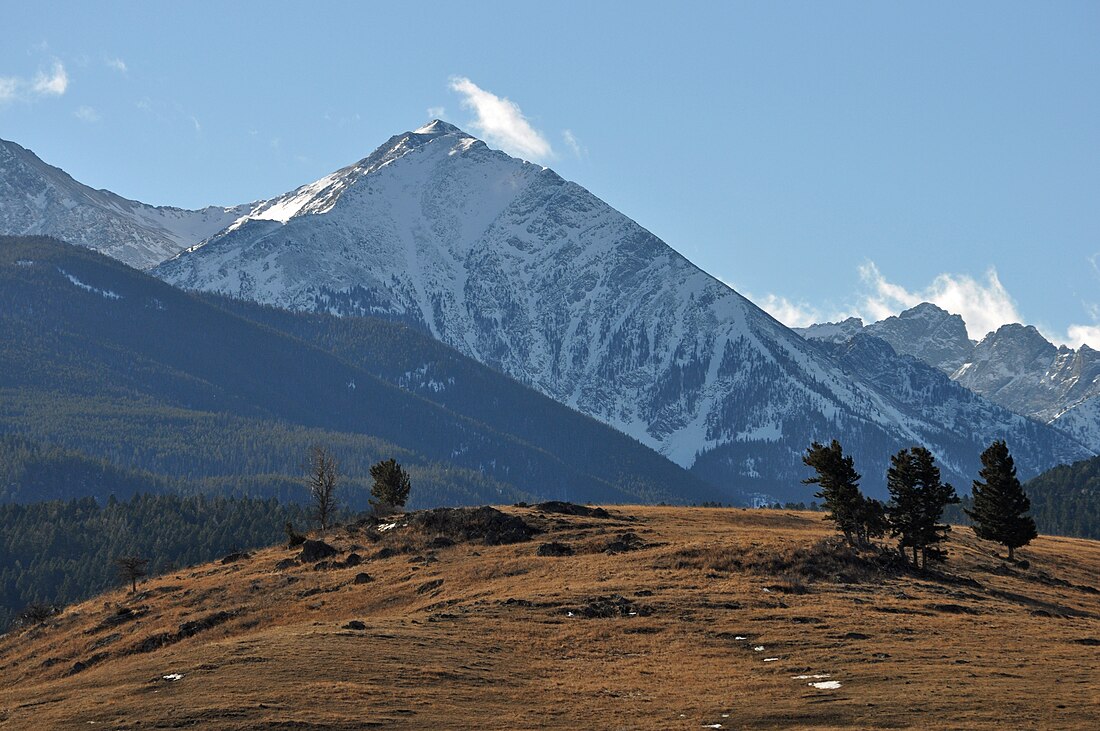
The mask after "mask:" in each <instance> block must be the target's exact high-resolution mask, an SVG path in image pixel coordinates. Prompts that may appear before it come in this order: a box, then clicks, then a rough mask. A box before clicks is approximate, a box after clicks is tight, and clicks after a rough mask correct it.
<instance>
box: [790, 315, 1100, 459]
mask: <svg viewBox="0 0 1100 731" xmlns="http://www.w3.org/2000/svg"><path fill="white" fill-rule="evenodd" d="M796 332H799V333H800V334H801V335H803V336H805V337H807V338H809V339H813V340H821V341H828V342H833V343H838V342H845V341H847V340H849V339H851V338H852V337H854V336H856V335H858V334H863V335H870V336H874V337H877V338H881V339H882V340H884V341H886V342H887V343H889V344H890V345H891V346H892V347H893V348H894V349H895V350H896V351H897V352H899V353H904V354H907V355H911V356H913V357H915V358H917V359H919V360H921V361H923V362H925V363H927V364H928V365H931V366H933V367H935V368H937V369H938V370H940V371H942V372H943V373H945V374H947V375H948V376H949V377H950V378H951V379H952V380H953V381H955V382H956V383H959V384H961V385H963V386H965V387H966V388H968V389H970V390H971V391H974V392H975V393H978V394H981V395H982V396H984V397H985V398H987V399H989V400H990V401H992V402H994V403H997V404H1000V405H1001V406H1004V407H1005V408H1007V409H1010V410H1011V411H1013V412H1015V413H1017V414H1023V415H1024V416H1028V417H1031V418H1033V419H1036V420H1038V421H1042V422H1043V423H1046V424H1049V425H1051V426H1053V427H1055V428H1056V429H1059V430H1061V431H1063V432H1065V433H1066V434H1069V435H1070V436H1072V437H1073V438H1074V439H1075V440H1077V441H1078V442H1080V443H1082V444H1083V445H1085V446H1086V447H1087V448H1089V449H1090V450H1091V451H1093V452H1095V453H1100V352H1098V351H1096V350H1093V349H1092V348H1090V347H1089V346H1088V345H1082V346H1081V347H1080V348H1079V349H1077V350H1074V349H1072V348H1069V347H1067V346H1065V345H1062V346H1056V345H1054V344H1053V343H1051V342H1050V341H1049V340H1047V339H1046V338H1045V337H1043V335H1042V334H1041V333H1039V331H1038V330H1037V329H1035V328H1034V327H1032V326H1030V325H1020V324H1015V323H1012V324H1006V325H1002V326H1001V327H999V328H998V329H997V330H996V331H994V332H991V333H989V334H987V335H986V336H985V337H984V338H982V339H981V341H978V342H975V341H973V340H971V339H970V338H969V336H968V335H967V330H966V323H965V322H963V319H962V317H960V316H959V315H953V314H951V313H949V312H947V311H946V310H944V309H942V308H940V307H937V306H936V305H934V304H931V303H927V302H925V303H922V304H920V305H917V306H916V307H913V308H912V309H909V310H906V311H905V312H902V313H901V314H899V315H896V316H893V317H888V318H886V319H885V320H882V321H880V322H875V323H872V324H870V325H866V326H864V324H863V322H862V321H861V320H860V319H859V318H849V319H848V320H844V321H843V322H837V323H822V324H820V325H812V326H810V327H807V328H800V329H796Z"/></svg>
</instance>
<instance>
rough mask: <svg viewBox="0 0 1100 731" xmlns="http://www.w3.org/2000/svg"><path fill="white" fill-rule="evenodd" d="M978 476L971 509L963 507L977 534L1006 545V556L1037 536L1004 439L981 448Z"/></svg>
mask: <svg viewBox="0 0 1100 731" xmlns="http://www.w3.org/2000/svg"><path fill="white" fill-rule="evenodd" d="M978 476H979V477H980V478H981V480H985V482H982V481H981V480H974V505H973V507H974V509H973V510H966V511H964V512H965V513H966V514H967V515H968V516H970V519H971V520H973V521H974V524H973V529H974V533H975V535H977V536H978V538H983V539H985V540H987V541H996V542H997V543H1000V544H1001V545H1003V546H1005V547H1006V548H1008V560H1009V561H1013V560H1015V555H1014V552H1015V550H1016V549H1017V548H1019V547H1020V546H1026V545H1027V544H1028V543H1031V539H1033V538H1035V537H1036V536H1038V535H1039V534H1038V531H1036V530H1035V521H1034V520H1032V519H1031V516H1029V515H1027V512H1028V511H1029V510H1031V500H1029V499H1028V497H1027V493H1025V492H1024V488H1023V485H1021V484H1020V480H1019V479H1017V477H1016V465H1015V463H1014V462H1013V461H1012V455H1011V454H1010V453H1009V451H1008V445H1007V444H1005V442H1004V440H1000V441H996V442H993V444H991V445H990V446H989V448H988V449H986V450H985V451H984V452H982V469H981V471H980V472H978Z"/></svg>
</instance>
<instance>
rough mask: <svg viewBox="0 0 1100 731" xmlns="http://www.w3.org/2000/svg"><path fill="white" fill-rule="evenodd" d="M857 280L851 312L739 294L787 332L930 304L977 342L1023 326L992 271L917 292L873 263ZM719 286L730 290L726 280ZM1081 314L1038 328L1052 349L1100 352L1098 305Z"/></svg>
mask: <svg viewBox="0 0 1100 731" xmlns="http://www.w3.org/2000/svg"><path fill="white" fill-rule="evenodd" d="M1090 261H1091V262H1092V263H1093V265H1094V266H1098V265H1100V255H1097V256H1096V257H1093V258H1092V259H1091V260H1090ZM1098 273H1100V266H1098ZM859 275H860V279H861V280H862V281H863V288H864V289H863V292H861V293H859V294H858V295H857V299H856V302H855V305H854V307H852V308H850V309H848V310H837V309H833V310H830V311H825V310H822V309H821V308H820V307H816V306H814V305H812V304H808V303H806V302H795V301H793V300H790V299H788V298H786V297H783V296H781V295H777V294H771V293H769V294H766V295H764V296H762V297H756V296H754V295H752V294H749V293H748V292H743V293H744V295H745V296H746V297H748V298H749V299H750V300H752V301H753V302H754V303H756V305H757V306H759V307H760V308H761V309H763V310H765V311H766V312H767V313H768V314H770V315H771V316H772V317H774V318H775V319H777V320H779V321H780V322H782V323H783V324H784V325H786V326H787V327H806V326H807V325H812V324H815V323H819V322H836V321H839V320H843V319H845V318H847V317H852V316H855V317H860V318H862V319H863V321H864V322H866V323H871V322H877V321H879V320H883V319H885V318H887V317H890V316H891V315H896V314H898V313H900V312H901V311H902V310H907V309H909V308H910V307H915V306H916V305H919V304H920V303H921V302H931V303H933V304H935V305H938V306H940V307H942V308H943V309H945V310H947V311H948V312H950V313H952V314H956V315H960V316H961V317H962V319H963V321H964V322H965V323H966V329H967V332H968V334H969V335H970V337H971V338H973V339H975V340H980V339H982V338H983V337H984V336H985V335H986V334H987V333H990V332H992V331H994V330H996V329H997V328H999V327H1000V326H1001V325H1005V324H1007V323H1013V322H1021V323H1022V322H1024V318H1023V317H1022V316H1021V315H1020V312H1019V310H1018V309H1017V307H1016V302H1015V300H1014V299H1013V298H1012V296H1011V295H1010V294H1009V293H1008V290H1006V289H1005V287H1004V285H1003V284H1002V283H1001V280H1000V278H999V277H998V276H997V271H996V269H994V268H992V267H990V269H989V270H988V271H987V272H986V273H985V277H984V278H982V279H977V278H975V277H972V276H970V275H968V274H951V273H944V274H939V275H937V276H936V277H935V278H934V279H933V280H932V282H931V283H930V284H928V286H926V287H923V288H920V289H915V290H910V289H907V288H906V287H904V286H902V285H900V284H897V283H895V282H891V281H890V280H888V279H887V278H886V276H885V275H883V273H882V272H881V271H879V268H878V266H876V265H875V263H874V262H872V261H869V262H867V263H866V264H864V265H863V266H861V267H860V268H859ZM723 284H726V285H727V286H732V285H729V283H727V282H724V281H723ZM1085 309H1086V311H1087V312H1088V317H1089V319H1090V320H1092V322H1091V324H1072V325H1070V326H1069V327H1068V328H1067V329H1066V332H1065V333H1064V334H1059V333H1056V332H1051V331H1050V330H1049V329H1047V328H1042V327H1040V328H1039V329H1040V332H1042V333H1043V335H1044V337H1046V338H1047V339H1048V340H1050V341H1051V342H1054V343H1055V344H1059V345H1061V344H1065V345H1068V346H1070V347H1072V348H1079V347H1081V346H1082V345H1085V344H1087V345H1089V347H1092V348H1096V349H1100V304H1091V305H1090V304H1086V305H1085Z"/></svg>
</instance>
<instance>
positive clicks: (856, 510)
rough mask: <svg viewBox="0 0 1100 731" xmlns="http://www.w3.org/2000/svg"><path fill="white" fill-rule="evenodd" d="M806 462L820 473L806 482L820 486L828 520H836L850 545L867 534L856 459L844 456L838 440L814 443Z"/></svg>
mask: <svg viewBox="0 0 1100 731" xmlns="http://www.w3.org/2000/svg"><path fill="white" fill-rule="evenodd" d="M802 461H803V462H804V463H805V464H806V466H808V467H812V468H813V469H814V470H816V471H817V475H816V476H814V477H807V478H806V479H805V480H803V481H802V482H803V484H806V485H818V487H819V488H820V489H819V490H818V492H816V493H814V497H818V498H821V500H822V507H823V508H824V509H825V510H826V511H827V515H826V516H825V519H826V520H831V521H833V522H834V523H836V527H837V530H839V531H840V532H841V533H843V534H844V538H845V539H846V540H847V541H848V544H849V545H855V542H856V540H857V538H862V535H861V534H862V533H863V531H862V530H861V525H862V522H861V507H862V504H863V500H864V498H863V495H862V494H861V493H860V491H859V480H860V474H859V473H858V472H856V469H855V463H854V462H853V460H852V458H851V457H850V456H845V455H844V450H843V448H842V447H841V446H840V442H838V441H837V440H835V439H834V440H833V441H832V444H830V445H829V446H827V447H826V446H825V445H823V444H820V443H818V442H814V443H813V444H811V445H810V447H809V449H807V450H806V454H805V455H804V456H803V457H802Z"/></svg>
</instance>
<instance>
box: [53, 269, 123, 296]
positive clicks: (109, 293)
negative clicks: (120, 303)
mask: <svg viewBox="0 0 1100 731" xmlns="http://www.w3.org/2000/svg"><path fill="white" fill-rule="evenodd" d="M57 271H59V272H61V273H62V274H63V275H64V276H65V278H66V279H68V280H69V281H70V282H72V283H73V284H75V285H76V286H77V287H80V288H81V289H83V290H84V291H85V292H92V293H93V294H98V295H99V296H100V297H102V298H104V299H109V300H120V299H122V295H120V294H118V293H117V292H112V291H111V290H109V289H100V288H99V287H93V286H92V285H90V284H85V283H84V282H82V281H80V280H79V279H77V278H76V277H74V276H73V275H72V274H69V273H68V272H67V271H65V270H64V269H62V268H61V267H58V268H57Z"/></svg>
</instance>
